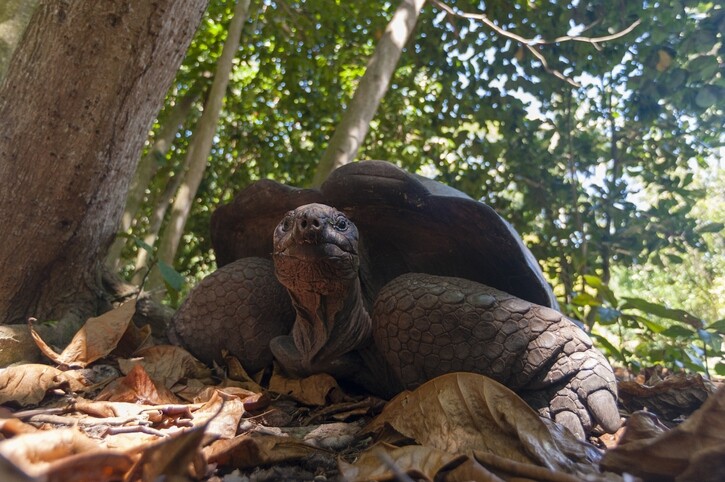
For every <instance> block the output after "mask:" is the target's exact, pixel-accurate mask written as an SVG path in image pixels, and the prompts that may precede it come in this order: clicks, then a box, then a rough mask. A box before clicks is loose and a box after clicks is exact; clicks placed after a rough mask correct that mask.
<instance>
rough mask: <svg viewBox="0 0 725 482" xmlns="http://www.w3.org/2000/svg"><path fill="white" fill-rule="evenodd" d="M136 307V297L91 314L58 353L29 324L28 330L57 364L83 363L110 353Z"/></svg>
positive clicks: (83, 364) (72, 365)
mask: <svg viewBox="0 0 725 482" xmlns="http://www.w3.org/2000/svg"><path fill="white" fill-rule="evenodd" d="M135 310H136V303H135V301H127V302H126V303H124V304H122V305H121V306H119V307H118V308H115V309H113V310H111V311H108V312H106V313H104V314H102V315H101V316H98V317H95V318H90V319H88V321H86V323H85V325H83V327H82V328H81V329H80V330H79V331H78V333H76V334H75V336H74V337H73V339H72V340H71V342H70V343H69V344H68V346H67V347H65V349H63V352H62V353H60V354H58V353H56V352H55V351H54V350H53V349H52V348H51V347H50V346H48V345H47V344H46V343H45V342H44V341H43V339H42V338H41V337H40V335H39V334H38V333H37V332H36V331H35V330H34V329H33V328H32V326H31V328H30V333H31V335H32V336H33V340H35V343H36V345H38V348H39V349H40V351H41V352H42V353H43V354H44V355H45V356H47V357H48V358H50V359H51V360H53V362H55V363H57V364H58V365H64V366H71V367H85V366H86V365H88V364H90V363H92V362H94V361H96V360H98V359H99V358H103V357H104V356H106V355H108V354H109V353H111V352H112V351H113V350H114V349H115V348H116V345H118V342H119V340H120V339H121V337H122V336H123V334H124V333H125V332H126V329H127V328H128V324H129V323H130V322H131V318H132V317H133V314H134V312H135Z"/></svg>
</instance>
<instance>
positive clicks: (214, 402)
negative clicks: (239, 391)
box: [192, 392, 244, 439]
mask: <svg viewBox="0 0 725 482" xmlns="http://www.w3.org/2000/svg"><path fill="white" fill-rule="evenodd" d="M242 415H244V404H243V403H242V401H241V400H240V399H239V398H238V397H235V396H229V395H224V394H222V393H220V392H215V394H214V396H213V397H212V398H211V399H210V400H209V401H207V402H206V403H205V404H204V405H203V406H202V407H201V408H200V409H199V410H197V411H195V412H194V414H193V417H194V418H193V420H192V423H193V424H194V425H199V424H206V425H207V430H206V432H207V435H208V436H210V437H213V438H225V439H230V438H234V436H235V435H236V434H237V428H238V427H239V421H240V420H241V419H242Z"/></svg>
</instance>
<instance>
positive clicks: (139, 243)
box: [133, 237, 154, 255]
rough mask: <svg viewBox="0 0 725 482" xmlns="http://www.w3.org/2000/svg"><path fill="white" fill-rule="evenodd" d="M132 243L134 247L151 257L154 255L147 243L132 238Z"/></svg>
mask: <svg viewBox="0 0 725 482" xmlns="http://www.w3.org/2000/svg"><path fill="white" fill-rule="evenodd" d="M133 242H134V244H135V245H136V246H138V247H139V248H141V249H143V250H145V251H146V252H147V253H148V254H151V255H153V254H154V248H153V246H151V245H149V244H148V243H146V242H144V241H143V240H141V239H139V238H136V237H134V238H133Z"/></svg>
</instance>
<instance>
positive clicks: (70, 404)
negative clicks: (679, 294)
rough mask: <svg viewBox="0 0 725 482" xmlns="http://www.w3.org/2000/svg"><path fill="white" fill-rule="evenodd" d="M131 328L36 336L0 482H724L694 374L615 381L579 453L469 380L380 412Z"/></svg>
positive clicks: (532, 415) (487, 385)
mask: <svg viewBox="0 0 725 482" xmlns="http://www.w3.org/2000/svg"><path fill="white" fill-rule="evenodd" d="M132 315H133V303H126V304H125V305H122V306H121V307H119V308H117V309H116V310H114V311H111V312H109V313H107V314H105V315H102V316H100V317H98V318H93V319H91V320H89V321H88V322H87V323H86V325H85V326H84V328H83V329H82V330H81V331H80V332H79V333H78V334H77V335H76V337H75V338H74V340H73V341H72V342H71V344H70V345H68V346H67V347H66V348H65V349H64V350H63V351H62V352H61V353H57V352H56V351H54V350H53V349H52V348H51V347H49V346H47V345H45V344H44V342H43V341H42V340H41V339H40V337H39V336H37V335H35V343H36V344H37V345H38V346H39V348H40V349H41V351H42V352H43V354H44V355H45V357H46V358H47V359H46V362H45V363H24V364H16V365H13V366H11V367H8V368H6V369H2V370H0V404H1V405H2V406H0V480H3V481H11V482H16V481H17V482H19V481H35V482H39V481H64V482H66V481H111V480H127V481H136V480H142V481H154V480H160V479H159V478H163V479H164V480H209V481H222V480H223V481H229V482H232V481H266V480H310V481H325V480H350V481H355V480H399V481H409V480H436V481H459V480H460V481H462V480H481V481H498V480H512V479H515V480H548V481H576V480H602V481H604V480H606V481H616V480H637V479H635V478H632V477H631V476H630V475H626V474H631V475H633V476H635V477H639V478H641V479H643V480H698V481H706V480H713V481H714V480H725V388H718V385H719V384H718V383H717V382H712V381H709V380H707V379H703V378H702V377H701V376H700V375H696V374H685V373H667V371H665V370H661V369H657V368H656V369H652V370H646V371H645V372H644V373H643V374H640V375H638V376H633V375H632V374H630V373H628V372H626V371H623V370H619V371H618V373H617V376H618V380H619V393H620V413H621V415H622V418H623V421H625V427H623V428H622V429H620V430H619V431H618V432H617V433H616V434H613V435H612V434H602V433H598V432H596V430H595V431H594V433H593V434H592V436H591V437H590V439H589V440H588V441H580V440H577V439H576V438H575V437H574V436H572V435H571V434H570V433H569V432H568V431H566V430H565V429H563V428H561V427H560V426H558V425H556V424H554V423H552V422H551V421H548V420H546V419H543V418H541V417H539V416H538V415H537V414H536V412H534V411H533V410H532V409H530V408H529V407H528V406H527V405H526V404H525V403H524V402H523V401H522V400H521V399H519V398H518V397H517V396H516V395H515V394H514V393H513V392H511V391H509V390H508V389H506V388H505V387H503V386H501V385H500V384H498V383H496V382H494V381H492V380H490V379H488V378H486V377H483V376H480V375H474V374H468V373H453V374H449V375H446V376H443V377H440V378H437V379H435V380H432V381H430V382H428V383H426V384H425V385H422V386H421V387H419V388H418V389H416V390H415V391H412V392H405V393H403V394H401V395H399V396H398V397H396V398H395V399H393V400H391V401H389V402H386V401H384V400H380V399H377V398H374V397H370V396H366V395H365V394H354V393H353V392H352V391H350V390H349V389H345V388H342V387H340V386H339V385H338V383H337V382H336V381H335V380H334V379H333V378H332V377H330V376H327V375H316V376H313V377H310V378H307V379H303V380H293V379H287V378H285V377H283V376H281V375H279V374H278V373H275V372H274V370H272V369H270V370H268V371H267V372H266V373H262V374H258V375H256V376H255V378H252V377H250V376H249V375H247V374H246V373H245V372H244V370H243V369H242V368H241V365H240V364H239V362H238V361H237V360H236V359H235V358H234V357H231V356H227V357H226V358H225V363H224V366H216V365H215V366H214V367H207V366H205V365H203V364H202V363H200V362H199V361H197V360H196V359H194V358H193V357H192V356H191V355H190V354H189V353H187V352H186V351H184V350H183V349H181V348H179V347H176V346H170V345H159V344H154V343H153V342H152V341H151V336H150V330H149V329H148V327H145V328H143V329H139V328H137V327H136V326H135V325H134V324H133V323H132V322H131V321H130V320H131V317H132ZM622 474H625V475H624V476H623V475H622Z"/></svg>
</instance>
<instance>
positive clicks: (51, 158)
mask: <svg viewBox="0 0 725 482" xmlns="http://www.w3.org/2000/svg"><path fill="white" fill-rule="evenodd" d="M205 7H206V0H157V1H155V2H147V1H145V0H106V1H103V2H68V1H63V0H43V1H41V2H40V4H39V5H38V7H37V9H36V11H35V13H34V15H33V18H32V19H31V21H30V24H29V26H28V29H27V31H26V33H25V36H24V40H23V42H21V44H20V46H19V47H18V50H17V51H16V53H15V55H14V57H13V61H12V62H11V64H10V68H9V70H8V73H7V77H6V78H5V82H4V83H3V85H2V86H1V87H0V119H2V120H3V130H2V132H1V133H0V184H1V185H2V186H3V188H2V189H0V219H2V221H3V231H4V233H3V234H4V236H3V243H2V245H1V246H0V273H2V282H1V283H0V322H3V323H8V322H19V321H20V322H23V321H25V319H26V317H28V316H36V317H37V318H39V319H41V320H42V319H62V320H63V321H78V320H83V319H85V318H87V317H88V316H93V315H95V314H96V313H97V312H98V311H99V310H101V309H103V308H105V307H106V306H107V303H106V300H105V298H104V296H103V295H102V288H101V287H102V284H101V269H100V268H101V264H102V263H101V258H102V255H103V254H104V252H105V250H106V248H108V246H109V244H110V242H111V241H112V239H113V236H114V234H115V232H116V228H117V227H118V221H119V219H120V215H121V213H122V210H123V205H124V200H125V197H126V193H127V190H128V186H129V182H130V180H131V177H132V175H133V172H134V168H135V166H136V162H137V160H138V155H139V152H140V151H141V147H142V145H143V143H144V141H145V139H146V137H147V135H148V130H149V127H150V124H151V121H152V120H153V118H154V117H155V116H156V115H157V113H158V111H159V109H160V107H161V104H162V102H163V98H164V94H165V92H166V90H167V89H168V86H169V84H170V83H171V81H172V79H173V77H174V74H175V73H176V71H177V69H178V67H179V65H180V64H181V61H182V59H183V56H184V53H185V51H186V49H187V47H188V45H189V43H190V42H191V38H192V36H193V34H194V32H195V30H196V28H197V26H198V24H199V22H200V20H201V16H202V13H203V11H204V8H205Z"/></svg>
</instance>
